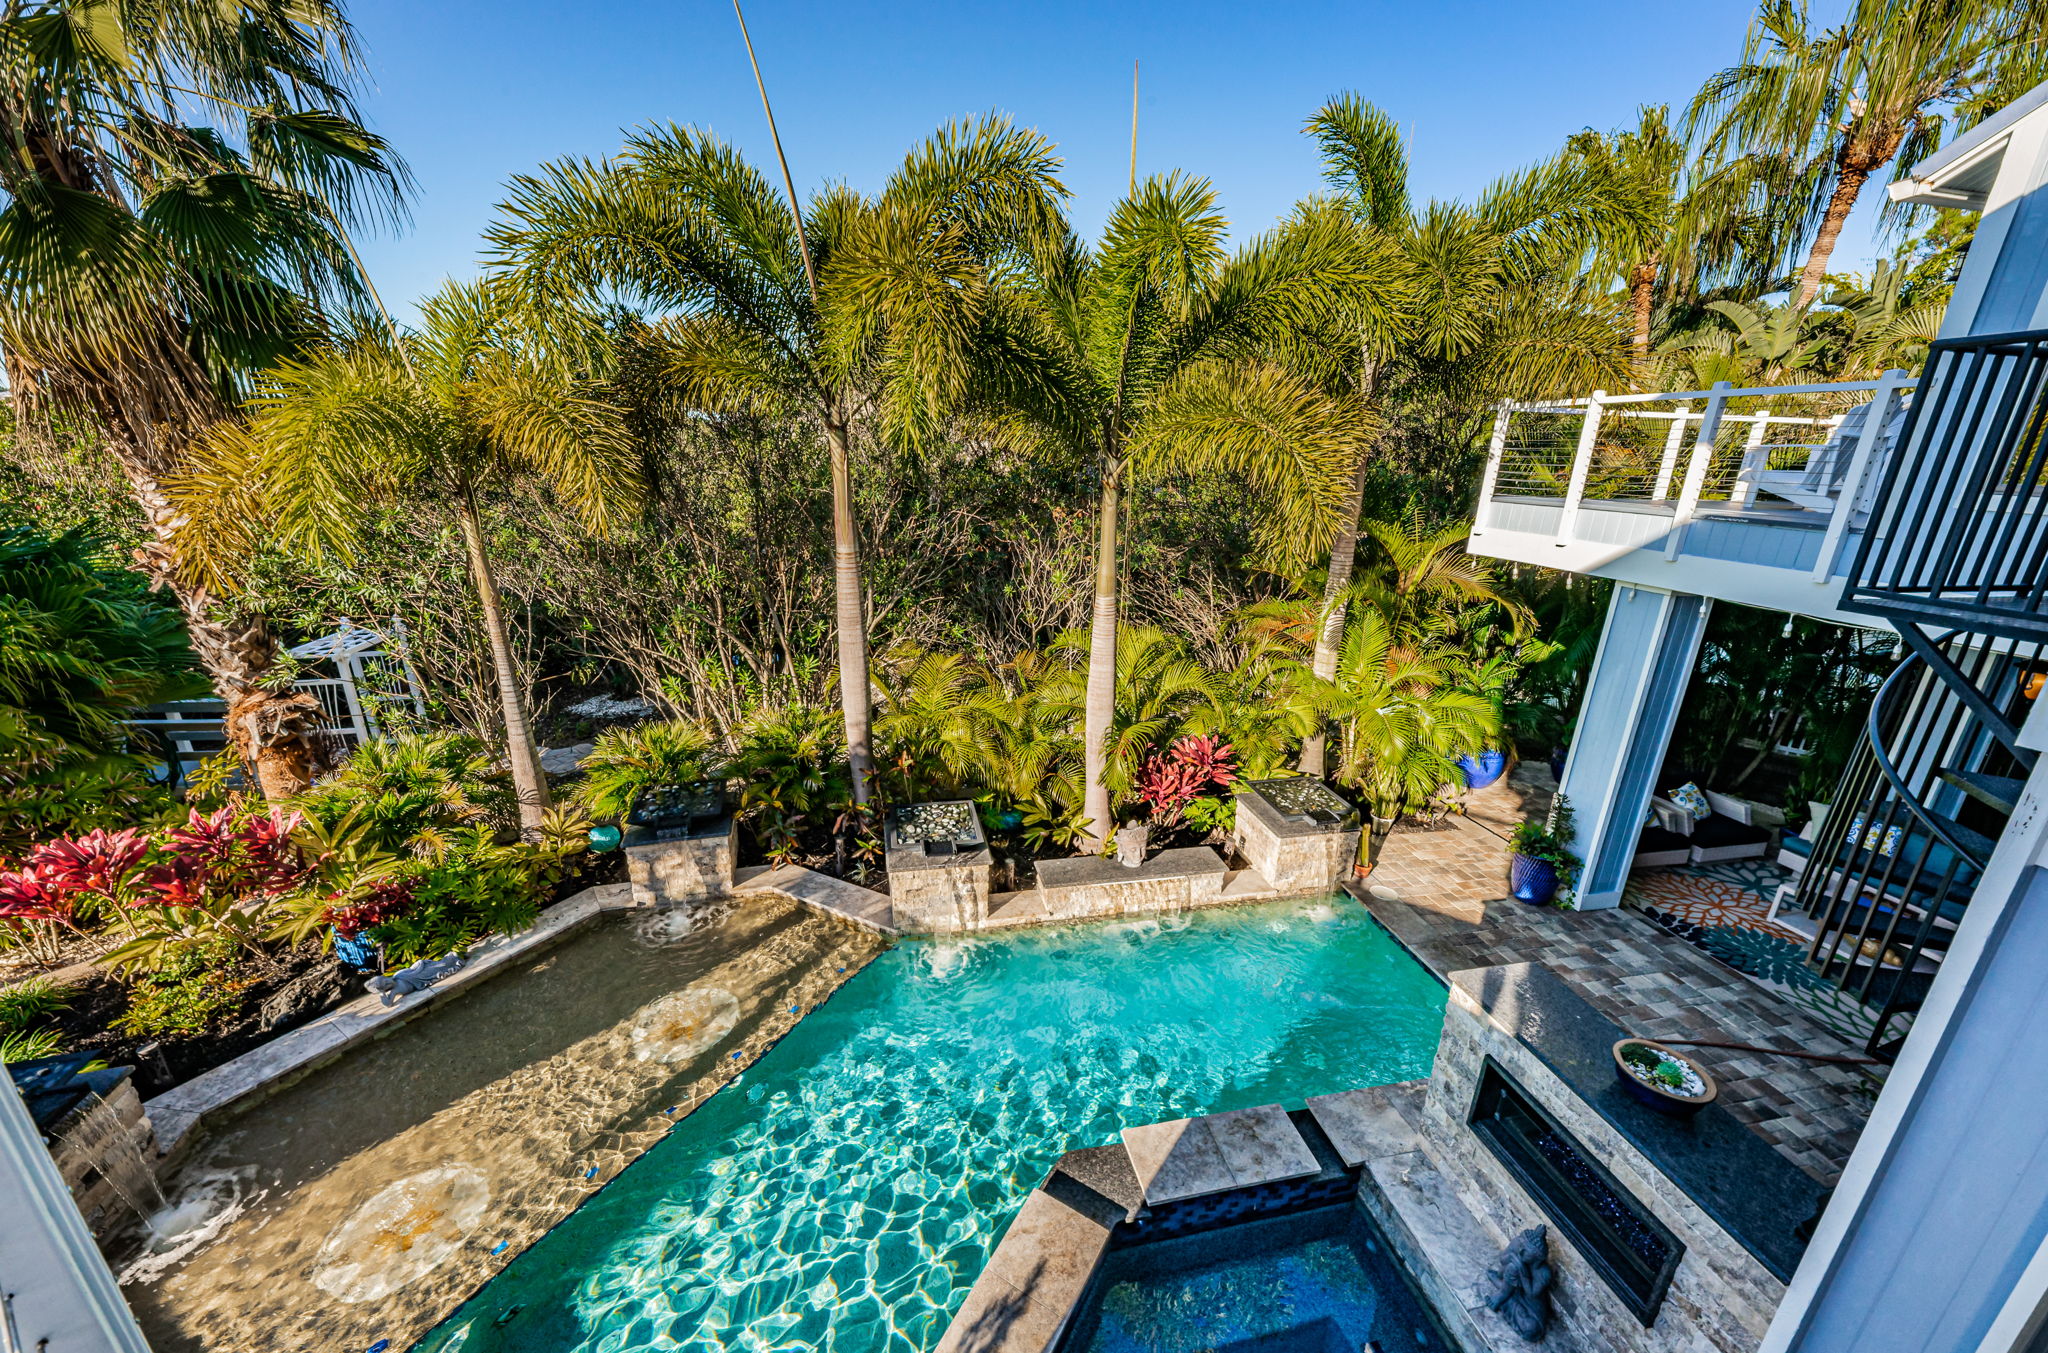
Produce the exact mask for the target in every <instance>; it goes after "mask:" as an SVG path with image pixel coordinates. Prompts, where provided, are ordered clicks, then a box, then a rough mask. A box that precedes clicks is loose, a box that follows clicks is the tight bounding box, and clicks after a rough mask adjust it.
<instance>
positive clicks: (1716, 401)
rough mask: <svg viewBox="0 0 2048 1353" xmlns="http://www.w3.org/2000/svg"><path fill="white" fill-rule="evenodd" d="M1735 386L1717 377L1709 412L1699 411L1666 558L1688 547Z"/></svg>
mask: <svg viewBox="0 0 2048 1353" xmlns="http://www.w3.org/2000/svg"><path fill="white" fill-rule="evenodd" d="M1734 388H1735V387H1734V386H1732V385H1730V384H1729V383H1728V382H1727V381H1715V382H1714V392H1713V393H1712V394H1711V395H1709V396H1707V409H1706V412H1705V413H1703V414H1701V415H1700V430H1699V435H1697V436H1696V437H1694V438H1693V439H1692V459H1691V460H1689V461H1687V462H1686V466H1685V484H1684V486H1683V487H1682V488H1680V489H1679V491H1678V506H1677V507H1675V508H1673V509H1672V512H1671V534H1670V535H1669V536H1666V537H1665V539H1664V557H1665V558H1666V559H1676V558H1677V557H1678V552H1679V551H1680V550H1681V549H1683V548H1684V547H1685V532H1686V528H1687V527H1689V526H1690V525H1691V524H1692V517H1693V513H1695V512H1697V511H1699V506H1700V491H1701V489H1703V488H1704V487H1705V486H1706V482H1707V465H1708V463H1709V462H1710V461H1712V460H1713V458H1714V439H1715V438H1716V437H1718V436H1720V435H1721V410H1722V409H1724V408H1725V407H1727V404H1728V392H1729V391H1730V390H1733V389H1734Z"/></svg>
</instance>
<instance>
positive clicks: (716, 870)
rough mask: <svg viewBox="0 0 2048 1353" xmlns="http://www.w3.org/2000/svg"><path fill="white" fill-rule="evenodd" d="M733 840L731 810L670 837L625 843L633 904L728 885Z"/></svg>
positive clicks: (704, 893)
mask: <svg viewBox="0 0 2048 1353" xmlns="http://www.w3.org/2000/svg"><path fill="white" fill-rule="evenodd" d="M736 846H737V842H736V840H735V830H734V827H733V819H732V815H731V814H730V813H726V814H723V815H721V816H719V817H716V818H713V819H712V820H711V821H709V822H706V823H705V824H704V825H703V826H701V827H696V828H694V829H692V830H691V831H690V832H688V834H686V835H684V836H681V837H679V838H677V839H675V840H672V841H651V842H649V843H647V844H646V845H640V846H627V847H626V848H625V855H626V877H627V878H629V879H631V880H632V883H633V905H634V906H637V907H672V906H676V905H678V904H680V903H684V902H696V901H701V900H702V899H705V898H710V897H724V896H725V895H726V894H728V893H730V892H731V891H732V881H733V868H734V865H735V863H736V861H737V858H738V857H737V854H736Z"/></svg>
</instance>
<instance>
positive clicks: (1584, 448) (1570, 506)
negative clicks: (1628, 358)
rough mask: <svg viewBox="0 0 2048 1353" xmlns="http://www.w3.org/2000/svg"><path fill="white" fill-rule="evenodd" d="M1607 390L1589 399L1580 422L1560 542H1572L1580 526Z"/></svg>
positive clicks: (1559, 526) (1561, 518)
mask: <svg viewBox="0 0 2048 1353" xmlns="http://www.w3.org/2000/svg"><path fill="white" fill-rule="evenodd" d="M1606 398H1607V392H1606V391H1605V390H1595V391H1594V392H1593V393H1592V395H1591V397H1590V398H1588V399H1587V400H1586V419H1585V421H1584V422H1583V423H1581V424H1579V448H1578V450H1577V451H1576V452H1574V453H1573V455H1572V477H1571V482H1570V483H1569V484H1567V485H1566V487H1565V491H1564V511H1563V512H1561V513H1559V514H1558V518H1557V543H1558V544H1559V545H1568V544H1570V543H1571V541H1572V538H1573V533H1574V532H1575V531H1576V530H1577V529H1578V525H1579V503H1580V502H1581V501H1582V500H1583V499H1584V498H1585V496H1586V474H1587V472H1588V471H1589V470H1591V469H1592V467H1593V444H1594V443H1595V442H1596V441H1598V440H1599V437H1600V401H1602V400H1604V399H1606Z"/></svg>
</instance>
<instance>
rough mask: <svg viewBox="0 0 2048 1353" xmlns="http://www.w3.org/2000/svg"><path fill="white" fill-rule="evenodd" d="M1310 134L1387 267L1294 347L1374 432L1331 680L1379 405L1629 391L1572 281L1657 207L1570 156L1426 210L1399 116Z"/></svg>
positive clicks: (1347, 513) (1633, 234)
mask: <svg viewBox="0 0 2048 1353" xmlns="http://www.w3.org/2000/svg"><path fill="white" fill-rule="evenodd" d="M1306 130H1307V132H1308V133H1309V134H1310V135H1311V136H1313V137H1314V138H1315V139H1316V142H1317V144H1318V145H1319V147H1320V148H1321V150H1322V154H1323V165H1324V176H1325V178H1326V179H1327V180H1328V181H1329V183H1330V185H1331V187H1332V188H1333V189H1335V191H1336V205H1337V207H1338V208H1339V209H1340V210H1341V212H1342V213H1343V214H1344V215H1346V216H1347V217H1348V218H1349V220H1350V221H1351V222H1352V223H1353V226H1354V228H1355V229H1356V230H1357V231H1358V232H1359V233H1360V234H1361V235H1362V236H1364V240H1363V241H1362V242H1361V246H1360V247H1361V248H1363V249H1365V250H1366V251H1367V255H1368V257H1372V258H1374V259H1375V260H1376V261H1378V262H1379V264H1380V266H1379V268H1378V269H1377V270H1376V271H1375V274H1374V276H1373V277H1372V279H1371V282H1370V284H1369V285H1364V286H1360V287H1356V288H1353V289H1352V290H1351V291H1350V292H1349V293H1348V294H1347V297H1346V299H1347V301H1348V302H1349V303H1348V304H1347V305H1346V306H1345V307H1344V308H1343V309H1342V310H1339V311H1337V312H1334V313H1333V314H1331V315H1330V316H1329V317H1328V320H1327V322H1326V323H1325V324H1324V325H1322V326H1321V327H1320V330H1318V329H1304V330H1303V331H1302V332H1300V333H1298V334H1297V335H1296V336H1295V337H1294V339H1293V341H1291V342H1290V343H1289V344H1288V345H1287V352H1288V357H1289V361H1290V365H1291V366H1292V367H1293V368H1294V369H1296V370H1306V371H1309V372H1312V373H1313V379H1315V380H1316V382H1317V384H1318V385H1319V386H1320V387H1321V388H1322V389H1323V390H1324V391H1325V393H1326V394H1328V395H1330V396H1331V397H1332V398H1339V399H1346V400H1348V401H1351V402H1352V403H1354V404H1355V405H1356V411H1355V413H1354V417H1355V418H1356V420H1357V422H1358V425H1359V426H1360V428H1361V429H1362V430H1363V431H1364V435H1363V436H1362V438H1361V441H1360V443H1359V445H1358V446H1357V447H1356V448H1355V450H1354V463H1353V466H1352V473H1351V484H1350V488H1349V490H1348V492H1347V494H1346V497H1345V501H1344V505H1343V507H1342V508H1341V509H1340V512H1339V515H1338V520H1337V523H1336V527H1335V530H1334V531H1333V532H1332V535H1331V540H1330V552H1329V566H1328V569H1327V571H1326V572H1325V573H1324V577H1323V599H1322V606H1321V610H1320V612H1319V614H1320V616H1321V623H1320V627H1319V629H1318V632H1317V635H1316V640H1315V646H1314V652H1313V655H1312V657H1311V661H1310V668H1311V671H1312V672H1313V673H1314V675H1315V676H1316V677H1317V678H1318V679H1320V680H1323V681H1328V680H1330V679H1331V678H1332V676H1333V675H1334V674H1335V672H1336V669H1337V662H1338V644H1339V641H1340V639H1341V636H1342V635H1343V633H1344V624H1345V604H1346V597H1347V596H1348V594H1349V589H1350V584H1351V576H1352V571H1353V569H1354V567H1355V563H1356V558H1357V549H1358V538H1359V535H1358V519H1359V513H1360V511H1361V509H1362V507H1363V505H1364V497H1365V489H1366V480H1367V477H1368V475H1369V474H1370V473H1371V469H1372V457H1371V449H1372V432H1371V429H1372V428H1373V427H1374V426H1375V425H1376V424H1378V423H1380V422H1382V421H1383V417H1382V414H1381V410H1380V408H1379V405H1380V394H1379V392H1380V388H1381V385H1382V383H1383V380H1384V378H1385V374H1386V372H1387V369H1388V367H1389V365H1390V364H1393V363H1407V364H1410V365H1412V366H1420V367H1427V368H1432V369H1433V370H1434V371H1435V372H1436V373H1437V374H1438V375H1439V377H1441V378H1444V379H1447V380H1448V381H1449V382H1450V383H1451V384H1452V385H1453V386H1454V387H1457V386H1463V387H1465V388H1466V390H1467V392H1468V393H1470V394H1472V395H1475V396H1477V397H1478V398H1481V399H1483V398H1485V397H1487V396H1489V395H1494V394H1496V392H1498V393H1506V392H1513V393H1518V394H1541V393H1548V392H1551V391H1554V390H1559V389H1564V388H1568V387H1575V386H1576V387H1582V388H1589V387H1591V386H1592V385H1595V384H1601V383H1613V382H1615V381H1616V380H1617V378H1618V377H1619V376H1620V375H1621V373H1622V371H1623V370H1624V360H1623V358H1622V355H1621V350H1620V348H1619V346H1618V343H1617V330H1616V326H1615V324H1614V322H1613V319H1612V317H1611V316H1610V315H1608V314H1606V313H1605V312H1604V309H1603V307H1601V306H1600V305H1598V304H1591V305H1589V304H1587V303H1585V302H1584V301H1582V300H1581V299H1579V298H1577V297H1576V296H1574V295H1573V294H1571V292H1570V290H1569V289H1568V288H1567V287H1564V286H1561V285H1560V282H1561V280H1562V279H1564V278H1565V277H1566V276H1567V275H1568V274H1569V272H1570V271H1571V269H1570V267H1569V266H1568V265H1569V264H1571V263H1574V262H1575V261H1576V259H1577V257H1578V256H1579V255H1581V254H1583V253H1584V252H1585V251H1586V249H1587V248H1588V247H1589V246H1591V245H1593V244H1596V243H1605V244H1607V245H1609V246H1610V247H1617V246H1618V247H1627V246H1626V245H1624V244H1621V242H1624V241H1635V240H1638V239H1640V238H1641V237H1642V236H1643V234H1644V233H1645V229H1646V227H1645V221H1646V220H1647V211H1648V208H1647V207H1646V206H1645V204H1643V203H1642V202H1640V201H1638V200H1635V198H1634V197H1632V196H1631V194H1630V193H1629V192H1628V191H1627V185H1625V184H1621V183H1619V182H1617V181H1616V180H1615V177H1614V176H1613V175H1612V174H1609V173H1604V172H1600V171H1599V170H1597V169H1596V168H1595V167H1594V166H1592V165H1590V164H1588V163H1587V162H1585V161H1584V160H1583V159H1582V158H1575V157H1571V156H1569V155H1566V156H1559V157H1557V158H1556V159H1554V160H1552V161H1550V162H1548V163H1546V164H1544V165H1540V166H1538V167H1536V168H1535V169H1532V170H1528V171H1525V172H1523V173H1520V174H1516V175H1511V176H1509V177H1508V178H1506V179H1503V180H1501V181H1500V182H1498V183H1496V184H1494V185H1493V186H1492V187H1490V188H1489V189H1488V190H1487V191H1486V193H1485V194H1484V195H1483V196H1482V197H1481V199H1480V201H1479V203H1478V204H1477V205H1476V206H1474V207H1470V208H1467V207H1463V206H1459V205H1456V204H1452V203H1442V202H1433V203H1430V204H1428V205H1427V206H1425V207H1423V208H1422V209H1420V210H1417V209H1416V208H1415V207H1414V206H1413V205H1412V203H1411V200H1410V195H1409V191H1408V168H1409V167H1408V154H1407V150H1406V148H1405V146H1404V145H1403V144H1402V140H1401V134H1400V128H1399V127H1398V126H1397V125H1396V123H1395V122H1394V120H1393V119H1392V118H1390V117H1388V116H1387V114H1386V113H1384V112H1383V111H1381V110H1380V109H1378V108H1376V107H1374V106H1373V105H1372V104H1370V103H1367V102H1366V101H1365V100H1364V99H1362V98H1360V97H1359V96H1358V95H1356V94H1343V95H1339V96H1338V97H1336V98H1334V99H1332V100H1330V101H1329V102H1328V103H1327V104H1325V105H1324V106H1323V107H1322V108H1321V109H1319V110H1318V111H1317V112H1316V113H1315V114H1314V115H1313V116H1312V117H1310V118H1309V120H1308V123H1307V127H1306ZM1311 210H1314V209H1313V208H1312V209H1311ZM1316 214H1323V213H1322V212H1320V211H1318V212H1316ZM1324 756H1325V750H1324V738H1323V735H1322V733H1321V732H1320V731H1318V732H1317V733H1315V734H1313V735H1312V736H1310V737H1309V738H1307V739H1305V740H1304V741H1303V743H1302V751H1301V769H1302V771H1303V773H1305V774H1309V775H1321V774H1322V773H1323V770H1324Z"/></svg>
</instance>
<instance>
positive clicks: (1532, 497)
mask: <svg viewBox="0 0 2048 1353" xmlns="http://www.w3.org/2000/svg"><path fill="white" fill-rule="evenodd" d="M1913 387H1914V378H1913V377H1911V376H1908V375H1907V374H1906V373H1905V372H1903V371H1887V372H1886V373H1885V374H1884V375H1883V376H1881V377H1879V378H1878V379H1877V380H1872V381H1842V382H1836V383H1833V384H1825V385H1779V386H1759V387H1753V388H1738V387H1736V386H1733V385H1731V384H1729V383H1728V382H1725V381H1724V382H1722V383H1720V384H1718V385H1716V386H1715V387H1714V388H1713V389H1711V390H1680V391H1669V392H1664V393H1658V394H1637V395H1610V394H1607V393H1606V392H1605V391H1600V390H1596V391H1594V392H1593V394H1592V395H1591V396H1590V397H1588V398H1586V399H1576V400H1567V401H1562V402H1548V403H1545V402H1520V403H1508V404H1503V405H1502V406H1501V407H1500V409H1499V410H1498V411H1497V413H1496V416H1495V418H1494V425H1493V439H1492V442H1491V444H1490V446H1489V448H1488V455H1487V460H1486V475H1485V478H1484V480H1483V481H1482V484H1481V487H1480V495H1479V510H1478V513H1477V516H1476V519H1475V525H1476V526H1477V527H1478V528H1479V529H1480V530H1481V531H1482V532H1484V531H1485V530H1486V529H1487V528H1490V527H1491V528H1498V527H1503V526H1506V527H1508V528H1509V529H1521V530H1528V529H1529V525H1530V522H1529V519H1528V514H1520V515H1519V516H1518V515H1517V514H1515V513H1512V512H1509V511H1506V510H1503V505H1505V504H1510V503H1519V504H1534V503H1541V504H1544V505H1545V506H1546V507H1548V508H1549V509H1550V510H1548V511H1546V512H1544V513H1543V514H1542V515H1541V517H1540V520H1541V523H1542V527H1541V529H1543V530H1546V531H1554V532H1555V536H1556V540H1557V543H1558V544H1561V545H1563V544H1571V543H1576V542H1582V541H1599V542H1608V543H1613V542H1616V541H1618V540H1619V539H1620V538H1621V537H1619V536H1618V535H1617V534H1616V532H1614V531H1612V530H1594V529H1590V525H1591V524H1589V523H1588V522H1587V521H1586V520H1585V518H1586V514H1587V513H1589V512H1601V511H1606V512H1627V513H1631V514H1636V515H1637V516H1638V517H1641V516H1643V515H1645V514H1647V515H1648V516H1649V517H1651V518H1653V519H1654V518H1658V517H1668V523H1667V522H1664V521H1654V520H1653V521H1650V522H1644V523H1642V524H1641V525H1639V526H1638V527H1637V528H1636V529H1635V530H1634V531H1632V532H1631V533H1630V537H1631V538H1633V539H1635V540H1637V541H1639V542H1640V543H1642V544H1644V545H1647V544H1648V543H1649V542H1650V541H1651V540H1652V539H1655V538H1657V537H1661V543H1662V546H1663V550H1664V557H1665V558H1666V559H1676V558H1678V556H1679V555H1680V554H1681V553H1683V552H1684V550H1685V544H1686V536H1687V534H1688V532H1689V530H1690V529H1691V526H1692V523H1693V522H1694V521H1695V520H1697V519H1699V518H1701V517H1703V516H1706V515H1710V514H1711V515H1714V516H1719V517H1726V516H1730V515H1733V516H1737V517H1741V518H1746V519H1749V520H1757V521H1770V522H1772V523H1774V524H1780V525H1794V526H1805V527H1810V528H1813V529H1815V530H1817V531H1823V532H1824V533H1825V534H1824V536H1823V538H1822V539H1821V541H1820V545H1819V548H1818V550H1817V551H1808V552H1807V553H1806V555H1805V556H1804V557H1806V558H1811V560H1812V563H1811V568H1812V571H1813V577H1814V579H1815V580H1816V581H1824V580H1826V579H1827V578H1829V577H1830V576H1832V575H1833V574H1834V572H1835V570H1836V567H1837V565H1838V563H1839V562H1840V559H1841V555H1842V549H1843V543H1844V539H1845V537H1846V535H1847V533H1848V532H1849V531H1850V530H1851V529H1852V528H1853V527H1856V526H1859V525H1861V523H1862V521H1863V519H1864V518H1865V517H1867V515H1868V513H1869V509H1870V506H1871V503H1872V501H1873V499H1874V496H1875V493H1876V488H1877V486H1878V484H1879V483H1881V482H1882V479H1883V471H1884V467H1885V465H1886V464H1887V463H1888V461H1889V458H1890V457H1891V455H1892V454H1893V453H1894V451H1895V449H1896V448H1897V446H1898V441H1899V432H1900V429H1901V427H1902V425H1903V423H1904V421H1905V410H1906V408H1907V406H1908V404H1909V403H1910V400H1911V396H1912V391H1913ZM1560 505H1561V510H1560ZM1510 519H1515V520H1514V521H1511V520H1510ZM1516 521H1518V522H1519V523H1520V524H1519V525H1517V524H1515V522H1516ZM1802 562H1803V561H1802Z"/></svg>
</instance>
